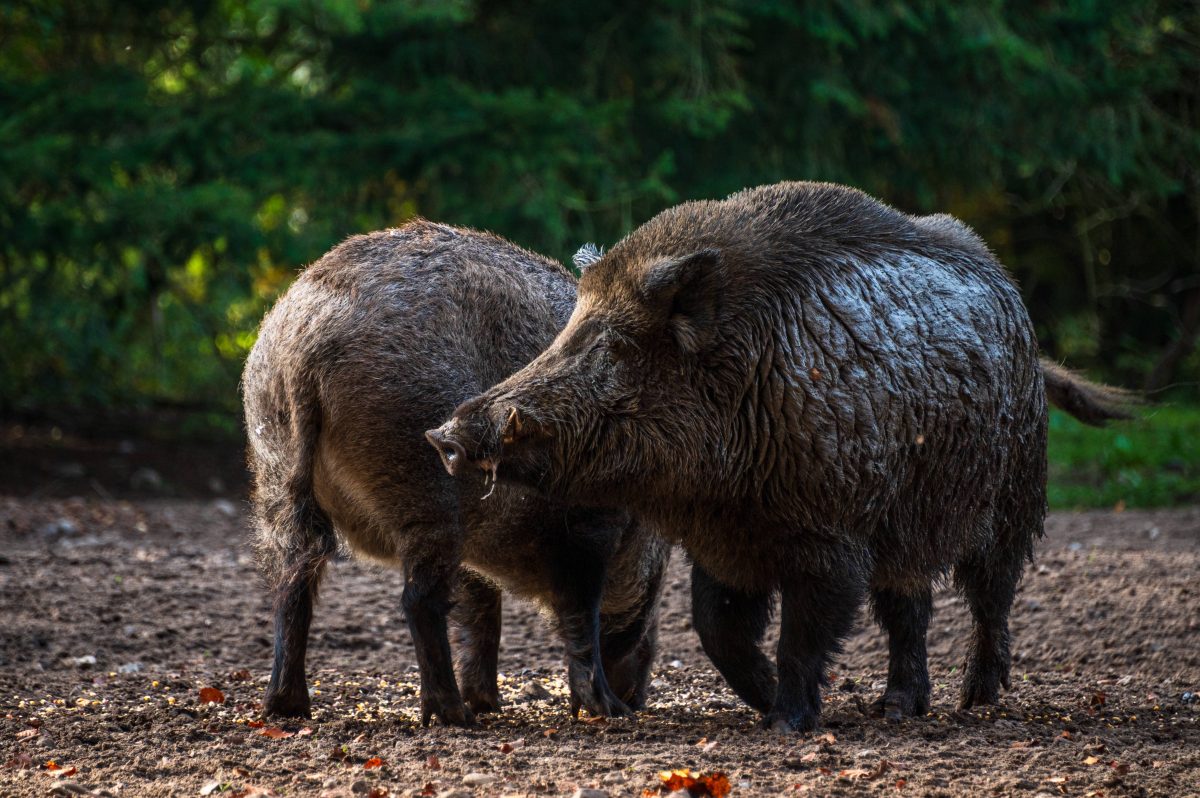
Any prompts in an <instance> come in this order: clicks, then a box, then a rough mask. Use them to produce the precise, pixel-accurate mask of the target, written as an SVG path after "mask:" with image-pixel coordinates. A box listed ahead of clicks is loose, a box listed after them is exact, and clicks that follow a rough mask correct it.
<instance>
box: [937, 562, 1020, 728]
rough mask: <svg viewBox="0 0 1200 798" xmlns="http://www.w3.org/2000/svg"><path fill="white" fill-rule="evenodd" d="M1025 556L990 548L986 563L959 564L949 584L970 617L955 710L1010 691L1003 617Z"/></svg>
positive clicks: (994, 701)
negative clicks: (959, 594)
mask: <svg viewBox="0 0 1200 798" xmlns="http://www.w3.org/2000/svg"><path fill="white" fill-rule="evenodd" d="M1023 564H1024V552H1012V553H1011V554H1010V553H1008V552H1003V551H1001V550H993V551H992V553H991V554H990V555H989V556H988V557H987V558H985V559H982V560H978V561H972V562H966V563H959V565H958V566H957V567H956V568H955V571H954V581H955V584H957V585H958V587H959V589H960V590H961V591H962V593H963V596H964V597H965V598H966V600H967V606H968V607H970V609H971V615H972V617H973V619H974V628H973V629H972V633H971V648H970V651H969V652H968V655H967V667H966V671H965V673H964V674H963V686H962V693H961V695H960V697H959V708H960V709H967V708H969V707H973V706H977V705H980V704H997V703H999V701H1000V686H1001V685H1003V686H1004V688H1005V689H1008V687H1009V679H1008V673H1009V665H1010V662H1011V659H1010V653H1009V633H1008V613H1009V610H1010V609H1011V608H1012V602H1013V596H1015V595H1016V591H1017V581H1018V580H1019V579H1020V578H1021V569H1022V566H1023Z"/></svg>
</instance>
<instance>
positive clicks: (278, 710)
mask: <svg viewBox="0 0 1200 798" xmlns="http://www.w3.org/2000/svg"><path fill="white" fill-rule="evenodd" d="M263 717H264V718H311V717H312V702H311V701H310V700H309V698H308V690H307V689H306V690H304V691H303V692H299V693H296V694H295V695H288V694H285V693H274V694H273V695H269V696H267V697H266V698H265V699H264V700H263Z"/></svg>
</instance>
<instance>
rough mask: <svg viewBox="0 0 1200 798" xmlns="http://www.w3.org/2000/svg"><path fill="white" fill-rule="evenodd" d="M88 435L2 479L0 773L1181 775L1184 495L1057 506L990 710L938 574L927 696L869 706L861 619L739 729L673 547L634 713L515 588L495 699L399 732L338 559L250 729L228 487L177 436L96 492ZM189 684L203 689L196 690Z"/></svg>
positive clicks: (374, 620)
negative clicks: (136, 482) (816, 671)
mask: <svg viewBox="0 0 1200 798" xmlns="http://www.w3.org/2000/svg"><path fill="white" fill-rule="evenodd" d="M10 443H11V441H10ZM125 448H128V447H125ZM3 455H4V457H5V459H6V460H7V462H6V463H5V465H4V467H3V474H5V475H8V474H18V473H20V472H21V471H22V467H21V465H20V461H19V459H14V458H17V455H19V451H18V452H17V454H14V450H13V449H12V448H11V447H10V448H8V449H6V450H5V451H4V452H3ZM107 456H108V455H106V454H104V453H101V454H99V455H96V456H95V457H94V458H93V459H94V461H95V463H94V464H93V463H92V461H88V463H87V465H86V466H85V467H83V472H82V473H80V468H75V467H71V468H69V469H65V470H64V471H63V473H62V474H61V475H59V476H56V477H54V478H55V479H59V480H60V481H59V482H57V483H54V485H51V486H50V487H49V488H46V489H44V490H32V491H31V490H29V489H28V488H29V484H27V483H30V482H31V481H33V482H36V481H37V480H36V479H35V477H37V476H38V474H41V471H38V472H37V473H35V474H33V475H32V476H30V475H28V474H27V475H26V476H27V477H28V478H27V479H26V480H25V482H21V480H19V479H17V478H16V477H13V479H12V480H9V481H6V482H4V483H0V763H2V764H0V795H3V796H8V795H14V796H18V795H20V796H23V795H46V794H61V795H73V794H97V795H111V796H151V795H155V796H157V795H218V796H248V795H326V796H359V795H361V796H366V797H367V798H380V797H381V796H385V795H390V796H402V795H443V794H446V795H449V794H452V793H454V792H455V791H458V792H459V793H461V794H462V795H479V796H483V795H502V794H537V795H570V794H572V793H574V792H575V791H576V790H577V789H578V788H581V787H582V788H588V787H593V788H598V789H600V790H603V791H605V792H606V793H607V794H608V795H611V796H619V795H632V796H640V795H642V794H643V791H644V790H646V789H651V790H653V791H654V792H655V794H657V791H658V787H659V785H660V781H659V778H658V775H657V774H658V772H659V771H662V770H666V769H675V768H690V769H692V770H693V771H697V772H703V773H711V772H714V771H720V772H723V773H725V774H727V775H728V778H729V781H730V783H731V784H732V787H733V794H734V795H751V794H776V793H779V794H787V795H792V794H812V795H827V794H828V795H856V794H867V793H870V794H889V795H890V794H898V795H927V796H941V795H947V796H948V795H981V794H982V795H1010V794H1028V795H1049V796H1057V795H1064V794H1065V795H1080V796H1100V795H1105V796H1123V795H1139V796H1141V795H1146V796H1157V795H1164V796H1165V795H1171V796H1176V795H1200V697H1197V695H1196V694H1197V693H1198V692H1200V580H1198V579H1197V574H1198V573H1200V508H1191V509H1184V510H1174V511H1156V512H1135V511H1127V512H1123V513H1117V512H1111V511H1110V512H1086V513H1059V514H1054V515H1052V517H1051V518H1050V520H1049V522H1048V524H1047V537H1046V539H1045V540H1044V541H1043V542H1042V544H1041V546H1040V548H1039V552H1038V555H1037V560H1036V563H1035V564H1034V565H1032V566H1031V567H1030V568H1029V569H1028V571H1027V575H1026V578H1025V581H1024V583H1023V587H1022V590H1021V593H1020V595H1019V596H1018V599H1017V603H1016V606H1015V607H1014V613H1013V624H1012V625H1013V633H1014V636H1015V663H1014V668H1013V690H1012V691H1011V692H1009V693H1007V694H1006V696H1005V698H1004V705H1003V706H1000V707H996V708H990V709H979V710H971V711H968V712H957V711H956V710H955V697H956V695H957V691H958V687H959V683H960V675H961V668H962V664H963V653H964V650H965V645H966V642H967V633H968V625H967V618H966V613H965V611H964V608H963V606H962V602H961V601H960V600H959V599H958V598H957V597H956V596H955V595H954V593H953V592H951V591H942V592H940V593H939V594H938V595H937V598H936V603H935V606H936V614H935V617H934V623H933V625H932V628H931V629H930V635H929V642H930V671H931V674H932V677H933V681H934V683H935V688H934V698H933V702H934V711H933V712H932V713H931V714H930V715H929V716H928V717H925V718H921V719H916V720H909V721H905V722H903V723H901V724H898V725H891V724H888V723H886V722H884V721H881V720H874V719H870V718H868V717H866V716H865V714H864V711H863V710H864V708H865V705H866V704H867V703H869V702H870V700H871V699H872V698H874V697H875V695H876V694H877V693H878V692H879V691H880V688H881V686H882V680H883V679H884V678H885V674H886V667H887V663H886V646H885V641H884V638H883V636H882V635H881V634H880V633H879V631H878V630H877V629H876V628H875V627H873V626H872V625H870V624H869V623H867V622H866V621H865V620H864V621H863V623H861V624H860V626H859V628H858V631H857V632H856V633H855V635H854V636H853V637H852V638H851V639H850V641H849V643H848V645H847V649H846V653H845V655H844V656H842V657H841V658H840V660H839V662H838V665H837V667H836V675H835V679H834V685H833V687H832V688H831V689H830V690H829V691H828V692H827V694H826V705H825V713H824V728H823V729H822V730H821V731H819V732H818V733H816V734H813V735H807V736H801V735H795V736H791V737H784V736H779V735H776V734H773V733H769V732H765V731H760V730H759V729H757V728H756V721H757V718H756V716H755V713H754V712H752V711H751V710H749V709H748V708H747V707H745V706H743V705H741V704H740V703H739V702H738V701H737V700H736V699H735V698H734V696H733V695H732V694H731V693H730V692H729V690H728V689H727V688H726V687H725V686H724V684H723V682H722V681H721V679H720V677H719V676H718V675H717V674H716V672H715V671H714V670H713V668H712V667H711V666H710V665H709V664H708V662H707V660H706V659H705V657H704V655H703V654H702V653H701V651H700V647H699V643H698V641H697V639H696V637H695V635H694V633H693V632H692V630H691V627H690V621H689V611H688V602H687V579H686V576H687V567H686V562H685V558H684V557H683V556H682V554H680V553H678V552H677V553H676V555H675V558H674V560H673V564H672V569H671V570H672V573H673V578H672V579H671V582H670V584H669V586H668V588H667V591H666V594H665V608H664V613H663V620H662V635H661V647H660V654H659V658H658V662H657V665H656V667H655V671H654V681H653V690H652V696H651V699H650V706H649V708H648V709H647V710H646V711H645V712H643V713H641V714H640V716H639V717H638V718H637V720H636V721H626V720H622V721H612V722H609V721H598V722H584V721H573V720H572V719H570V718H569V717H568V714H567V705H566V699H565V693H566V690H565V685H564V683H563V681H562V676H563V667H562V666H561V652H560V649H559V647H558V645H557V644H556V642H555V640H554V639H553V638H552V636H551V635H550V634H549V633H548V632H547V629H546V627H545V625H544V624H543V623H542V622H541V620H540V619H539V617H538V615H537V614H536V612H535V611H534V610H533V609H532V608H531V607H529V606H528V605H525V604H521V603H519V602H515V601H509V602H508V603H507V606H506V609H505V632H504V639H503V647H502V653H501V663H500V666H501V671H502V672H503V677H502V687H501V689H502V694H503V696H504V698H505V700H506V702H507V706H506V708H505V711H504V712H503V714H500V715H498V716H486V717H484V719H483V720H482V723H481V724H480V725H479V726H478V727H477V728H473V729H469V730H461V729H451V728H444V727H440V726H434V727H431V728H428V729H423V728H421V727H420V726H419V724H418V723H417V722H416V717H417V716H416V713H417V696H416V684H417V674H416V666H415V660H414V656H413V651H412V646H411V641H410V639H409V637H408V634H407V632H406V630H405V629H404V624H403V620H402V618H401V614H400V607H399V595H400V587H401V583H400V578H399V575H398V574H396V573H392V572H387V571H380V570H378V569H374V568H371V567H367V566H364V565H361V564H357V563H354V562H349V561H347V562H338V563H336V564H335V565H334V567H333V568H332V571H331V577H330V578H329V579H328V581H327V583H326V587H325V590H324V595H323V599H322V603H321V605H320V607H319V608H318V612H317V616H316V620H315V622H314V631H313V638H312V643H311V647H310V655H309V678H310V683H311V686H312V689H313V693H314V702H313V703H314V708H315V715H314V718H313V719H312V720H311V721H308V722H303V723H284V724H275V723H269V724H267V725H266V726H260V725H259V723H258V714H257V713H258V707H259V703H260V701H261V699H262V696H263V688H264V686H265V683H266V681H267V677H268V672H269V666H270V628H269V615H268V608H267V603H266V601H265V598H264V596H263V594H262V591H261V590H260V589H259V584H258V582H257V578H256V576H255V572H254V568H253V565H252V562H251V559H250V556H249V553H248V550H247V546H246V537H245V505H244V501H243V500H241V499H239V498H237V494H236V493H231V492H230V491H229V490H224V491H223V490H219V488H222V487H223V485H218V484H215V483H212V480H211V477H210V476H209V475H207V474H206V473H204V472H203V470H202V467H203V465H205V464H207V463H208V461H206V460H204V459H203V458H201V459H200V460H197V461H195V463H193V461H190V460H189V459H188V458H186V457H184V458H183V459H181V460H180V459H178V458H177V462H176V465H181V467H183V468H184V469H185V470H187V469H188V468H189V467H190V466H191V465H193V464H196V469H198V470H196V473H194V474H193V478H192V483H193V489H191V490H181V491H177V492H176V495H180V494H182V495H185V496H190V498H146V497H144V496H142V495H141V494H139V493H137V492H136V491H135V492H133V493H127V494H126V495H131V496H133V497H134V498H132V499H129V500H123V499H121V498H119V497H117V498H114V497H113V494H114V493H116V488H114V487H112V486H109V487H104V486H103V485H101V487H100V488H99V489H97V488H96V487H95V486H94V485H91V484H90V482H89V479H88V472H89V471H90V470H92V469H93V468H95V469H98V470H99V471H101V472H103V469H104V467H105V463H106V462H107V461H106V460H105V457H107ZM27 462H28V463H33V459H29V460H28V461H27ZM37 467H38V468H42V466H41V465H39V466H37ZM55 467H57V466H53V464H50V465H46V466H45V469H43V470H46V471H47V473H49V474H51V476H53V475H54V472H53V468H55ZM213 467H214V468H216V467H217V466H213ZM33 469H34V466H33V465H30V466H29V467H28V469H27V470H33ZM136 470H137V469H132V470H131V471H130V475H132V473H134V472H135V471H136ZM143 478H144V479H143V482H145V481H146V480H150V481H153V480H152V479H151V478H150V477H148V476H146V475H145V474H143ZM5 479H6V480H7V477H5ZM238 480H239V477H238V475H236V474H233V475H232V476H228V477H226V478H225V479H224V480H221V481H222V482H223V483H224V484H228V485H236V484H239V481H238ZM15 486H19V489H18V487H15ZM138 488H139V490H143V492H152V491H153V490H156V489H157V490H159V491H160V492H167V491H170V490H171V486H170V484H168V485H166V486H163V485H160V486H158V488H155V487H154V486H153V485H149V484H142V485H140V486H138ZM74 491H78V492H79V494H80V496H79V497H75V498H71V497H70V495H71V492H74ZM206 491H209V492H211V493H212V494H213V495H212V496H210V497H208V498H199V496H202V495H204V494H205V492H206ZM31 493H32V494H33V495H32V496H31V495H30V494H31ZM4 494H8V496H7V497H5V496H4ZM63 494H65V496H64V495H63ZM218 494H221V495H218ZM168 495H169V494H168ZM18 496H19V498H18ZM539 687H540V688H542V689H541V690H539V689H538V688H539ZM202 688H217V690H219V691H220V692H221V694H222V695H223V698H224V701H223V703H204V704H202V703H201V702H200V691H201V689H202ZM206 695H207V693H206ZM51 762H53V763H54V765H55V766H56V767H57V768H58V769H57V770H55V769H52V768H50V766H49V764H48V763H51Z"/></svg>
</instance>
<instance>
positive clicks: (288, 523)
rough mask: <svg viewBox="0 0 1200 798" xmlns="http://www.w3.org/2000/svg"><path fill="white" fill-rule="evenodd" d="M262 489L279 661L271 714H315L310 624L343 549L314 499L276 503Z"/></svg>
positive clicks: (263, 551) (266, 703) (262, 559)
mask: <svg viewBox="0 0 1200 798" xmlns="http://www.w3.org/2000/svg"><path fill="white" fill-rule="evenodd" d="M266 493H267V491H265V490H263V489H260V490H259V491H258V492H257V494H258V495H256V497H255V501H256V509H257V510H258V516H259V521H258V530H259V531H258V555H259V558H258V559H259V564H260V566H261V568H262V570H263V574H264V575H265V576H266V579H267V582H268V584H269V585H270V586H271V594H272V603H273V605H274V615H275V661H274V664H273V665H272V667H271V680H270V682H268V684H267V693H266V696H265V697H264V699H263V714H264V715H265V716H267V717H285V718H298V717H310V715H311V702H310V700H309V697H308V683H307V680H306V677H305V673H304V660H305V655H306V653H307V651H308V630H309V625H310V624H311V623H312V616H313V605H314V604H315V602H316V599H317V588H318V586H319V585H320V582H321V575H322V573H323V572H324V570H325V563H326V561H327V560H328V559H329V557H330V556H332V555H333V553H334V552H335V551H336V549H337V544H336V542H335V538H334V534H333V527H332V525H331V524H330V522H329V519H328V518H327V517H326V516H325V515H324V513H322V512H321V511H320V510H319V509H318V508H317V507H316V506H315V504H314V503H313V502H312V501H311V499H309V500H298V501H293V500H287V501H286V502H281V503H279V504H272V503H271V502H269V501H268V500H267V499H265V498H264V495H265V494H266Z"/></svg>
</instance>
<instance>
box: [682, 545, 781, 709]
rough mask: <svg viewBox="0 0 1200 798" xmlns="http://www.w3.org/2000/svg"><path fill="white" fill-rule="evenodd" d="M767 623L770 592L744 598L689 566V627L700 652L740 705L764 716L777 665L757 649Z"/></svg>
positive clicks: (772, 695) (773, 694) (769, 612)
mask: <svg viewBox="0 0 1200 798" xmlns="http://www.w3.org/2000/svg"><path fill="white" fill-rule="evenodd" d="M770 620H771V593H770V592H762V593H745V592H742V591H741V590H737V589H735V588H732V587H729V586H728V585H724V584H722V583H720V582H718V581H717V580H716V579H714V578H713V577H712V576H711V575H710V574H709V573H708V572H707V571H705V570H704V569H703V568H701V567H700V566H699V565H695V564H693V565H692V626H694V627H695V628H696V633H697V634H698V635H699V636H700V645H701V646H702V647H703V648H704V653H705V654H707V655H708V658H709V659H710V660H712V663H713V665H714V666H716V669H717V670H718V671H719V672H720V673H721V675H722V676H724V677H725V681H726V682H728V683H729V686H730V687H731V688H733V692H735V693H737V694H738V697H740V698H741V699H742V700H743V701H745V702H746V703H747V704H749V705H750V706H752V707H754V708H755V709H757V710H758V711H759V712H762V713H764V714H765V713H767V712H769V711H770V710H771V703H772V702H773V701H774V699H775V666H774V665H773V664H772V663H771V661H770V660H769V659H767V656H766V655H765V654H763V652H762V649H761V648H759V644H760V643H761V642H762V638H763V634H764V633H765V632H766V629H767V623H769V622H770Z"/></svg>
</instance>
